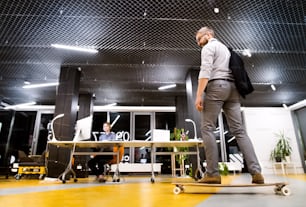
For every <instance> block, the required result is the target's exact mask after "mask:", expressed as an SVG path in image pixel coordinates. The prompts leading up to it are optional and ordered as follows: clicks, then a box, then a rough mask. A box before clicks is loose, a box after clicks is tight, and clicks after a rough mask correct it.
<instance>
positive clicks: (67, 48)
mask: <svg viewBox="0 0 306 207" xmlns="http://www.w3.org/2000/svg"><path fill="white" fill-rule="evenodd" d="M51 47H55V48H59V49H65V50H74V51H80V52H88V53H97V52H98V50H96V49H90V48H84V47H77V46H70V45H61V44H51Z"/></svg>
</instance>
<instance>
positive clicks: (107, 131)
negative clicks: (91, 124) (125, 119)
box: [87, 122, 116, 182]
mask: <svg viewBox="0 0 306 207" xmlns="http://www.w3.org/2000/svg"><path fill="white" fill-rule="evenodd" d="M103 131H104V132H103V133H102V134H101V135H100V137H99V140H98V141H114V140H116V134H115V133H114V132H112V131H111V124H110V123H109V122H105V123H104V124H103ZM95 151H98V152H99V151H100V152H113V151H114V150H113V149H111V148H101V149H95ZM113 158H114V156H113V155H96V156H95V157H94V158H92V159H91V160H89V161H88V163H87V164H88V167H89V168H90V170H91V171H92V173H93V174H94V175H96V176H97V179H98V181H99V182H105V181H106V179H105V175H106V173H107V172H106V171H107V169H105V168H106V167H105V166H106V165H107V164H111V162H112V160H113Z"/></svg>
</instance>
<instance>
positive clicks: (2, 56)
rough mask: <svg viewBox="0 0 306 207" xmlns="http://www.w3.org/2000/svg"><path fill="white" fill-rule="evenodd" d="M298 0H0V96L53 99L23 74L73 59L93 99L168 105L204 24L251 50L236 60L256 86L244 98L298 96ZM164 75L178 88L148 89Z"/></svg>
mask: <svg viewBox="0 0 306 207" xmlns="http://www.w3.org/2000/svg"><path fill="white" fill-rule="evenodd" d="M305 2H306V1H305V0H279V1H274V0H256V1H255V0H245V1H232V0H189V1H185V0H117V1H112V0H65V1H61V0H28V1H19V0H2V1H1V2H0V87H1V88H0V101H4V102H7V103H11V104H13V103H16V104H17V103H22V102H27V101H36V102H37V103H40V104H54V103H55V96H56V87H52V88H45V89H35V90H34V89H32V90H25V89H22V88H21V87H22V85H23V82H24V81H30V82H32V83H41V82H54V81H57V80H58V77H59V74H60V68H61V67H62V66H75V67H80V68H81V69H82V78H81V84H80V92H81V93H94V94H95V95H96V100H95V104H96V105H103V104H108V103H111V102H117V103H118V105H174V104H175V99H176V98H177V97H178V96H185V95H186V89H185V78H186V75H187V73H188V72H189V71H190V70H196V71H199V65H200V48H199V47H198V46H197V44H196V42H195V37H194V36H195V32H196V31H197V30H198V29H199V28H200V27H202V26H205V25H209V26H211V27H213V28H214V29H215V30H216V37H217V38H218V39H219V40H220V41H222V42H224V43H225V44H226V45H228V46H229V47H232V48H233V49H234V50H235V51H237V52H239V53H240V54H241V55H243V51H244V50H245V49H249V50H250V52H251V53H252V56H251V57H246V56H243V59H244V61H245V65H246V68H247V71H248V72H249V75H250V78H251V80H252V82H253V84H254V87H255V91H254V92H253V94H251V95H249V96H248V97H247V99H245V100H243V105H244V106H281V105H282V103H286V104H288V105H290V104H293V103H295V102H298V101H300V100H303V99H305V98H306V90H305V89H306V86H305V79H306V41H305V39H306V38H305V37H306V14H305V13H306V12H305V9H306V3H305ZM215 8H218V9H219V12H218V13H216V12H215V10H214V9H215ZM54 43H57V44H68V45H74V46H82V47H87V48H96V49H98V50H99V53H97V54H94V55H92V54H84V53H80V52H71V51H65V50H60V49H55V48H52V47H51V44H54ZM170 83H176V84H177V87H176V88H174V89H171V90H168V91H159V90H157V88H158V87H159V86H161V85H164V84H170ZM270 84H275V86H276V88H277V90H276V91H273V90H272V89H271V87H270Z"/></svg>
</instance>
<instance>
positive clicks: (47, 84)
mask: <svg viewBox="0 0 306 207" xmlns="http://www.w3.org/2000/svg"><path fill="white" fill-rule="evenodd" d="M58 85H59V83H58V82H54V83H41V84H30V85H24V86H22V88H25V89H29V88H43V87H50V86H58Z"/></svg>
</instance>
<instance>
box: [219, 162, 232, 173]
mask: <svg viewBox="0 0 306 207" xmlns="http://www.w3.org/2000/svg"><path fill="white" fill-rule="evenodd" d="M218 167H219V173H220V175H228V173H229V171H228V166H227V165H226V163H224V162H221V163H218Z"/></svg>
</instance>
